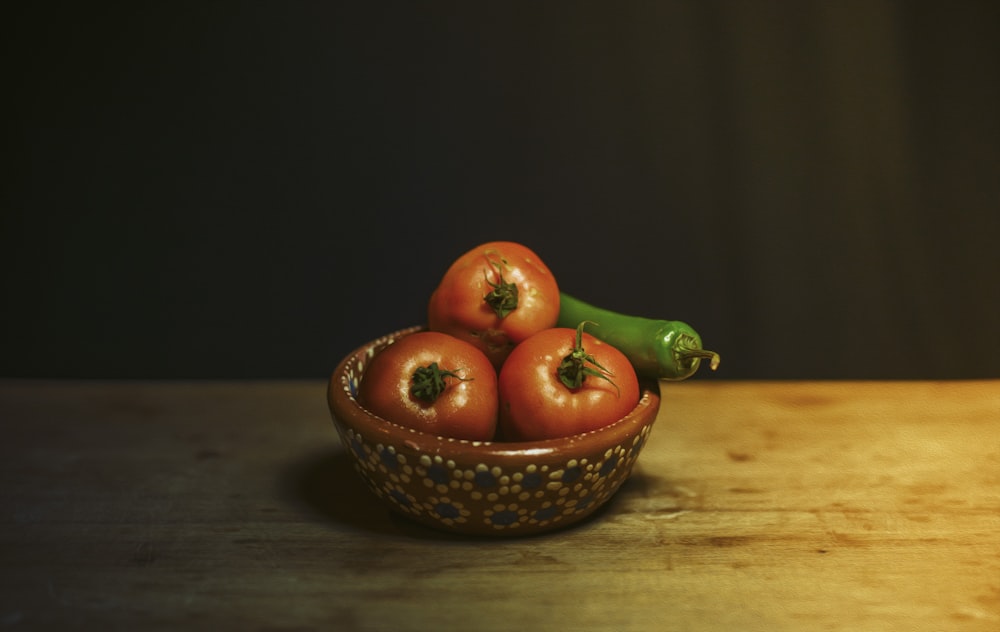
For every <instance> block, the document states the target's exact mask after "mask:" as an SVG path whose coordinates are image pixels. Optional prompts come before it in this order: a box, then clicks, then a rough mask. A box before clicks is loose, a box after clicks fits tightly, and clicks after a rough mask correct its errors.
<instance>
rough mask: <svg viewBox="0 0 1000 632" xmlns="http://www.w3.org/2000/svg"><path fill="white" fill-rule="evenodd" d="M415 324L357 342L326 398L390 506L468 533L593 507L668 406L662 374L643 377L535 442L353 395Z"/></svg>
mask: <svg viewBox="0 0 1000 632" xmlns="http://www.w3.org/2000/svg"><path fill="white" fill-rule="evenodd" d="M421 329H422V327H410V328H408V329H403V330H400V331H396V332H393V333H390V334H388V335H385V336H382V337H381V338H378V339H377V340H373V341H371V342H368V343H366V344H364V345H362V346H361V347H358V348H357V349H355V350H354V351H353V352H351V353H350V354H349V355H348V356H347V357H345V358H344V359H343V360H341V361H340V363H339V364H338V365H337V368H336V369H335V370H334V372H333V374H332V376H331V377H330V384H329V387H328V389H327V403H328V404H329V406H330V413H331V415H332V417H333V421H334V425H335V426H336V428H337V432H338V433H339V435H340V439H341V442H342V443H343V445H344V447H345V449H346V451H347V452H348V454H349V455H350V456H351V459H352V460H353V462H354V469H355V470H357V471H358V472H359V473H360V474H361V477H362V479H363V480H364V482H365V483H366V484H367V486H368V488H369V489H371V491H372V492H374V494H375V495H376V496H377V497H378V498H380V499H381V500H382V501H383V502H384V503H385V504H386V505H387V507H388V508H389V509H391V510H393V511H395V512H398V513H400V514H403V515H405V516H407V517H409V518H411V519H413V520H415V521H417V522H419V523H422V524H425V525H428V526H431V527H434V528H437V529H443V530H445V531H450V532H452V533H458V534H470V535H501V536H506V535H528V534H535V533H542V532H545V531H551V530H553V529H559V528H564V527H568V526H570V525H572V524H574V523H577V522H579V521H581V520H583V519H584V518H586V517H588V516H589V515H590V514H592V513H594V511H595V510H597V509H598V508H599V507H600V506H601V505H603V504H604V503H605V502H607V501H608V499H610V498H611V497H612V496H613V495H614V494H615V492H616V491H618V488H619V487H620V486H621V484H622V483H623V482H624V481H625V480H626V479H627V478H628V476H629V475H630V474H631V472H632V467H633V466H634V465H635V462H636V459H637V458H638V456H639V452H640V450H641V449H642V447H643V446H644V445H645V443H646V439H647V438H648V436H649V433H650V430H651V429H652V427H653V422H655V421H656V416H657V413H658V411H659V408H660V391H659V384H658V383H657V382H655V381H652V382H649V381H646V382H643V383H641V384H640V389H641V394H640V399H639V403H638V405H637V406H636V407H635V409H633V410H632V412H630V413H629V414H628V415H626V416H625V417H623V418H622V419H620V420H619V421H617V422H615V423H613V424H611V425H609V426H606V427H604V428H601V429H599V430H595V431H592V432H586V433H583V434H577V435H572V436H569V437H565V438H560V439H548V440H545V441H532V442H509V443H508V442H484V441H468V440H464V439H451V438H447V437H439V436H435V435H432V434H427V433H424V432H419V431H416V430H411V429H409V428H405V427H403V426H400V425H398V424H395V423H393V422H392V420H387V419H382V418H381V417H378V416H376V415H375V414H373V413H371V412H369V411H368V410H366V409H365V408H363V407H362V406H361V405H360V404H359V403H358V401H357V399H356V398H355V395H356V394H357V390H358V384H359V383H360V382H361V380H362V379H363V377H364V372H365V367H366V366H367V364H368V361H369V360H370V359H371V358H372V357H373V356H374V355H375V354H376V353H378V351H379V350H381V349H383V348H385V347H386V346H388V345H390V344H392V343H393V342H394V341H396V340H397V339H399V338H400V337H402V336H405V335H407V334H410V333H413V332H416V331H419V330H421Z"/></svg>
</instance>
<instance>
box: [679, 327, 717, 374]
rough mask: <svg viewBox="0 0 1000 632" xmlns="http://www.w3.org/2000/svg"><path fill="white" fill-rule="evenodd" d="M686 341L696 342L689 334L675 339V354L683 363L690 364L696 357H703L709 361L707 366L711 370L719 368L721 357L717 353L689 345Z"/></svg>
mask: <svg viewBox="0 0 1000 632" xmlns="http://www.w3.org/2000/svg"><path fill="white" fill-rule="evenodd" d="M688 343H695V344H697V342H696V341H695V339H694V338H691V337H690V336H683V337H682V338H680V339H679V340H678V341H677V347H676V351H677V355H678V357H679V358H680V359H681V361H682V362H683V363H684V364H686V365H690V364H691V363H693V362H694V361H695V360H696V359H703V360H708V361H709V365H708V366H709V368H711V369H712V370H713V371H714V370H716V369H718V368H719V363H720V362H721V361H722V358H720V357H719V354H718V353H716V352H714V351H709V350H708V349H702V348H701V347H697V346H689V345H688Z"/></svg>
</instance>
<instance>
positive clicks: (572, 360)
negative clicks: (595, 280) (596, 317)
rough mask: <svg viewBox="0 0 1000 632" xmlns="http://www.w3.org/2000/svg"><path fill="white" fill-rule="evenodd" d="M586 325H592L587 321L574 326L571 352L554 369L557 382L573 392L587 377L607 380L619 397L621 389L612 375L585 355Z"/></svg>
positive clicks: (593, 359)
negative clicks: (584, 332)
mask: <svg viewBox="0 0 1000 632" xmlns="http://www.w3.org/2000/svg"><path fill="white" fill-rule="evenodd" d="M587 323H590V324H591V325H594V324H596V323H592V322H590V321H588V320H584V321H581V322H580V324H579V325H577V326H576V344H575V345H574V346H573V350H572V351H571V352H570V354H569V355H567V356H566V357H565V358H563V359H562V362H560V363H559V368H558V369H556V373H557V374H558V375H559V381H560V382H562V383H563V385H564V386H565V387H566V388H568V389H571V390H575V389H578V388H580V387H581V386H583V383H584V381H585V380H586V379H587V378H588V377H596V378H599V379H602V380H607V381H608V383H610V384H611V385H612V386H614V387H615V390H616V391H618V394H619V396H620V395H621V389H620V388H618V385H617V384H615V382H614V380H612V379H611V378H613V377H614V373H612V372H611V371H609V370H607V369H605V368H604V367H603V366H601V365H600V363H599V362H598V361H597V360H596V359H595V358H594V356H592V355H590V354H589V353H587V351H586V349H584V348H583V327H584V325H586V324H587Z"/></svg>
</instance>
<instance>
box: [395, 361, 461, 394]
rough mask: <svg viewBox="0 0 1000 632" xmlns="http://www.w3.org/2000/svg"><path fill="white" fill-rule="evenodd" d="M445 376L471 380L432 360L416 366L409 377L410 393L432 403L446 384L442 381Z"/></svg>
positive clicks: (446, 386)
mask: <svg viewBox="0 0 1000 632" xmlns="http://www.w3.org/2000/svg"><path fill="white" fill-rule="evenodd" d="M446 377H453V378H455V379H457V380H462V381H463V382H464V381H466V380H471V379H472V378H463V377H462V376H460V375H459V374H458V373H455V372H454V371H448V370H446V369H442V368H440V367H439V366H438V363H437V362H432V363H430V364H428V365H427V366H422V367H418V368H417V370H416V371H414V372H413V375H412V376H411V378H410V395H412V396H413V397H416V398H417V399H419V400H420V401H422V402H427V403H428V404H433V403H434V402H435V401H436V400H437V398H438V397H440V396H441V393H443V392H444V389H446V388H448V384H447V383H446V382H445V381H444V378H446Z"/></svg>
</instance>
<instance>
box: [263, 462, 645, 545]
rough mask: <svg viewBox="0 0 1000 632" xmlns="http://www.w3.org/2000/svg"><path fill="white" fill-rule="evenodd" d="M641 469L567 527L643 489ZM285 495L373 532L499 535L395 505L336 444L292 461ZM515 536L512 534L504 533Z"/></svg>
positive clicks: (320, 514)
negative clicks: (432, 521)
mask: <svg viewBox="0 0 1000 632" xmlns="http://www.w3.org/2000/svg"><path fill="white" fill-rule="evenodd" d="M646 478H647V477H646V475H644V474H642V473H641V472H634V473H633V475H632V476H631V477H630V478H629V480H627V481H626V482H625V483H624V484H623V485H622V488H621V489H620V490H619V491H618V493H617V494H616V497H615V498H611V499H610V500H609V501H608V502H607V503H606V504H605V505H604V506H602V507H600V508H599V509H597V510H596V511H595V512H594V513H593V514H591V515H590V516H588V517H587V518H586V519H584V520H582V521H580V522H579V523H576V524H574V525H572V526H570V527H567V530H574V531H575V530H579V529H586V528H587V527H588V525H591V524H593V523H594V522H596V521H599V520H601V517H602V516H604V515H605V514H606V513H607V512H608V511H614V506H615V505H616V504H617V502H616V501H617V500H618V498H617V496H625V495H628V494H633V493H640V494H641V493H642V491H641V490H643V489H644V488H646V487H648V486H649V484H650V481H647V480H646ZM281 479H282V480H281V485H282V495H283V496H284V497H285V498H288V499H290V500H292V501H294V502H297V503H299V504H301V505H302V506H304V507H305V508H306V509H307V510H309V511H310V512H311V513H312V514H313V515H314V516H315V517H316V518H317V519H319V520H321V521H324V522H330V523H333V524H336V525H338V526H340V527H347V528H351V529H355V530H358V531H364V532H368V533H373V534H387V535H397V536H405V537H411V538H420V539H429V540H451V541H454V540H469V541H479V542H482V541H483V540H494V541H495V540H497V538H493V537H490V536H474V535H456V534H453V533H448V532H445V531H438V530H436V529H432V528H430V527H427V526H424V525H422V524H419V523H417V522H414V521H412V520H410V519H408V518H407V517H405V516H403V515H401V514H398V513H396V512H393V511H391V510H389V509H388V508H387V507H386V506H385V505H383V504H382V503H381V501H379V500H378V499H377V498H376V497H375V495H374V494H372V492H371V491H369V489H368V488H367V487H366V486H365V484H364V482H363V481H362V479H361V477H360V475H358V473H357V472H355V471H354V466H353V465H352V462H351V459H350V456H349V455H348V454H347V453H346V452H345V451H343V450H342V449H340V448H330V449H326V450H323V451H320V452H314V453H311V454H308V455H305V456H304V457H303V458H302V459H301V460H299V461H296V462H293V463H291V464H289V466H288V467H287V468H286V469H285V470H284V471H283V472H282V476H281ZM562 532H564V531H553V532H550V533H542V534H538V535H518V536H515V538H517V539H527V538H545V537H551V536H554V535H557V534H559V533H562ZM502 539H511V538H502Z"/></svg>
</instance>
